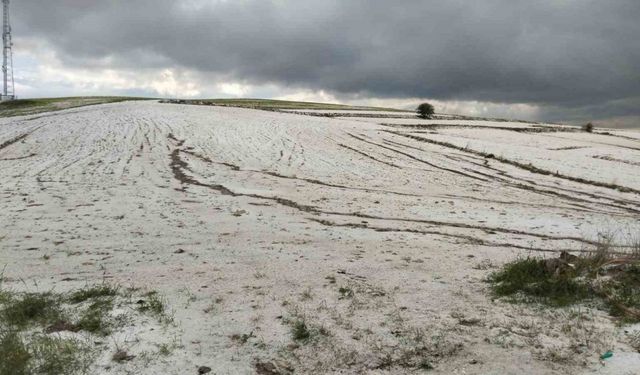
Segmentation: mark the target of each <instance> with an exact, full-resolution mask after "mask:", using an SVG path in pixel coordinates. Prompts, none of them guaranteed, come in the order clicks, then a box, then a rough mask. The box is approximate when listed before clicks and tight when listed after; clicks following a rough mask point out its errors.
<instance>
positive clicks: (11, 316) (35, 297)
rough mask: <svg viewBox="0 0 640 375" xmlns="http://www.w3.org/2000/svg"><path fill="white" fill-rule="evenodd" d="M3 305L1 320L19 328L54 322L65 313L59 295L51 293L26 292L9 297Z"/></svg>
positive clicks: (0, 312)
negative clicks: (18, 295)
mask: <svg viewBox="0 0 640 375" xmlns="http://www.w3.org/2000/svg"><path fill="white" fill-rule="evenodd" d="M3 305H4V308H3V309H2V310H1V311H0V321H2V322H4V323H5V324H7V325H9V326H14V327H18V328H24V327H27V326H30V325H33V324H35V323H39V324H52V323H54V322H56V321H59V320H60V319H61V317H62V315H63V313H62V309H61V307H60V299H59V297H57V296H54V295H52V294H50V293H26V294H23V295H22V296H20V297H17V298H15V297H14V298H11V299H8V300H7V301H5V302H4V303H3Z"/></svg>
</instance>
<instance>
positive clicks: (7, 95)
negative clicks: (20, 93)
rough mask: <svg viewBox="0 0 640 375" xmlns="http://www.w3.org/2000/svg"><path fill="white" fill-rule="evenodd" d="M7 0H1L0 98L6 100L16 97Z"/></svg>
mask: <svg viewBox="0 0 640 375" xmlns="http://www.w3.org/2000/svg"><path fill="white" fill-rule="evenodd" d="M9 1H10V0H2V15H3V23H2V43H3V46H4V48H3V50H2V73H3V78H4V80H3V86H2V89H3V90H2V96H1V98H0V99H1V100H2V101H3V102H4V101H8V100H14V99H15V98H16V91H15V82H14V80H13V49H12V47H13V43H12V42H11V22H10V21H11V20H10V18H9Z"/></svg>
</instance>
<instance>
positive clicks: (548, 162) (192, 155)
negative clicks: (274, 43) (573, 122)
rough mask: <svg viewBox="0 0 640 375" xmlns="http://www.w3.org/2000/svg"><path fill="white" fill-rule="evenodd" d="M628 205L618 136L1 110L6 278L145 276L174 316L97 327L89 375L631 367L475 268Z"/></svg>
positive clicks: (612, 332) (443, 125)
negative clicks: (101, 335)
mask: <svg viewBox="0 0 640 375" xmlns="http://www.w3.org/2000/svg"><path fill="white" fill-rule="evenodd" d="M639 218H640V132H637V131H632V130H628V131H621V130H616V131H613V130H610V131H605V130H603V129H596V131H595V132H594V133H586V132H582V131H580V129H577V128H574V127H569V126H559V125H551V124H537V123H525V122H509V121H497V120H496V121H487V120H478V119H457V118H456V117H455V116H448V117H445V116H443V117H441V118H438V119H435V120H420V119H417V118H416V117H415V116H413V115H411V114H408V113H402V112H378V111H338V110H327V111H322V110H305V109H300V110H289V111H275V110H270V111H264V110H256V109H243V108H232V107H217V106H197V105H179V104H162V103H158V102H123V103H116V104H105V105H96V106H90V107H81V108H75V109H69V110H64V111H59V112H50V113H41V114H38V115H33V116H22V117H10V118H4V119H0V222H1V223H2V225H1V226H0V269H1V268H4V271H3V284H2V285H3V287H4V288H7V287H9V288H14V289H17V290H40V291H43V290H55V291H61V292H64V291H66V290H70V289H72V288H78V287H82V286H84V285H87V284H92V283H96V282H99V281H100V282H108V283H112V284H114V285H121V286H124V287H136V288H141V289H143V290H153V291H157V292H159V293H160V294H161V295H162V296H163V299H164V301H165V303H166V305H167V306H168V307H167V308H168V310H169V311H170V314H171V316H172V318H173V319H172V322H171V323H170V324H165V325H163V326H161V327H160V326H159V327H156V328H153V327H152V328H149V325H148V324H144V322H138V323H140V324H134V323H136V322H135V321H134V322H129V323H128V324H124V325H123V326H122V327H120V328H119V329H117V330H114V332H113V333H112V335H111V336H110V339H108V340H105V339H103V340H97V341H98V342H99V344H97V347H98V348H99V351H100V352H101V354H98V356H97V359H96V361H95V363H94V364H93V369H92V371H93V372H92V373H114V374H117V373H127V372H129V373H149V374H156V373H167V374H169V373H171V374H173V373H175V374H184V373H187V374H188V373H197V368H198V366H207V367H210V368H211V369H212V371H213V373H216V374H225V373H229V374H235V373H255V372H257V373H260V374H268V373H283V374H284V373H290V372H295V373H326V372H339V371H343V372H345V373H362V372H370V373H405V372H412V371H416V372H419V371H422V369H425V368H429V367H435V370H434V371H436V372H441V373H460V374H462V373H469V374H470V373H489V372H491V371H493V372H491V373H500V374H510V373H512V374H516V373H523V372H524V373H532V374H548V373H557V374H564V373H611V374H614V373H620V372H618V371H622V370H624V369H629V368H633V367H629V366H636V365H639V363H640V359H638V356H637V353H636V354H634V353H633V349H631V348H630V347H629V346H627V344H625V341H624V340H623V336H624V335H625V333H624V332H623V330H621V329H620V328H619V327H618V326H616V324H615V322H614V321H612V320H611V318H610V317H609V316H608V314H607V313H606V312H603V311H600V310H598V309H593V310H589V311H590V312H589V314H588V317H587V318H585V319H584V320H583V321H581V322H580V327H579V329H578V328H576V327H574V325H575V324H574V323H573V322H574V320H570V319H569V315H571V314H572V313H575V312H572V311H569V310H560V311H557V310H544V309H543V310H540V309H535V308H531V307H530V306H520V305H513V304H509V303H506V302H503V301H499V300H496V301H494V300H493V299H492V296H491V293H490V292H489V287H488V285H487V283H486V282H485V280H486V278H487V276H488V275H489V274H490V273H491V272H492V271H494V270H495V269H496V267H497V266H499V265H501V264H503V263H504V262H506V261H509V260H513V259H515V258H516V257H519V256H526V255H528V254H536V255H537V254H541V253H552V252H559V251H561V250H574V251H584V250H588V249H590V248H592V247H593V246H594V244H595V243H596V241H597V240H598V235H599V234H602V233H610V232H611V231H620V230H623V231H624V230H632V229H633V228H636V227H637V225H638V219H639ZM134 302H135V301H134ZM126 313H127V307H122V308H121V309H120V310H115V312H114V314H124V315H126ZM300 322H304V325H305V326H306V333H307V334H309V336H311V338H310V340H307V341H305V340H302V341H301V340H296V339H295V335H296V334H298V333H299V332H298V333H296V325H297V324H299V323H300ZM298 328H299V327H298ZM292 330H293V337H292ZM302 333H303V334H304V333H305V332H302ZM75 334H76V335H81V333H75ZM169 344H171V345H173V350H171V351H170V353H164V354H166V355H153V353H155V352H154V351H158V348H159V347H161V346H162V345H169ZM122 347H126V348H127V350H128V352H129V353H131V354H132V355H134V356H135V357H133V358H131V359H130V360H129V361H126V362H123V363H116V364H114V363H112V362H111V361H110V360H111V356H110V353H112V352H113V351H114V350H115V349H116V348H122ZM611 348H615V350H616V354H617V355H619V356H620V358H622V359H624V360H620V361H619V362H616V363H618V364H617V365H616V363H612V364H611V365H609V366H607V367H602V366H601V365H600V364H599V363H598V356H597V354H600V353H601V351H606V350H609V349H611ZM150 353H151V354H150ZM554 356H563V358H565V357H566V358H569V359H568V360H567V361H561V362H558V361H554V360H553V359H554ZM616 366H623V367H616ZM624 366H627V367H624ZM635 368H636V369H637V368H638V367H635Z"/></svg>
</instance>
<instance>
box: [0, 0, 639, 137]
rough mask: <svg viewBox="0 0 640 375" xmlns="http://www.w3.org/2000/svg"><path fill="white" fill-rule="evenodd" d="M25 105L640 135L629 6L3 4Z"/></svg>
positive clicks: (315, 0)
mask: <svg viewBox="0 0 640 375" xmlns="http://www.w3.org/2000/svg"><path fill="white" fill-rule="evenodd" d="M11 17H12V26H13V39H14V44H15V46H14V65H15V76H16V91H17V94H18V95H19V96H20V97H50V96H70V95H135V96H152V97H181V98H219V97H225V98H235V97H254V98H255V97H258V98H276V99H290V100H309V101H329V102H340V103H348V104H358V105H380V106H387V107H396V108H406V109H409V108H414V107H415V106H416V105H417V104H418V103H420V102H424V101H428V102H431V103H433V104H434V105H435V107H436V111H437V112H440V113H457V114H466V115H478V116H485V117H501V118H518V119H525V120H536V121H555V122H568V123H581V122H587V121H593V122H594V123H596V124H598V125H604V126H611V127H640V21H638V20H639V19H640V1H638V0H607V1H602V0H536V1H531V0H473V1H470V0H446V1H444V0H396V1H388V0H46V1H43V0H12V2H11Z"/></svg>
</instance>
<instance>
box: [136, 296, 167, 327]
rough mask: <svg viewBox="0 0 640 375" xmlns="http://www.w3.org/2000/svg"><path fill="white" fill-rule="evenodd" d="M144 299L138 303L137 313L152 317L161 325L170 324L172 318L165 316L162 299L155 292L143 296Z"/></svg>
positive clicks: (164, 305) (164, 306)
mask: <svg viewBox="0 0 640 375" xmlns="http://www.w3.org/2000/svg"><path fill="white" fill-rule="evenodd" d="M145 297H146V299H141V300H140V301H138V311H140V312H142V313H147V314H150V315H152V316H154V317H155V318H156V319H158V320H159V321H160V322H161V323H171V322H172V321H173V317H172V316H169V314H167V309H166V304H165V300H164V298H162V296H160V295H159V294H158V293H157V292H154V291H152V292H149V293H147V294H145Z"/></svg>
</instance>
